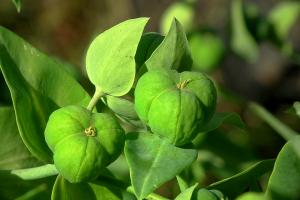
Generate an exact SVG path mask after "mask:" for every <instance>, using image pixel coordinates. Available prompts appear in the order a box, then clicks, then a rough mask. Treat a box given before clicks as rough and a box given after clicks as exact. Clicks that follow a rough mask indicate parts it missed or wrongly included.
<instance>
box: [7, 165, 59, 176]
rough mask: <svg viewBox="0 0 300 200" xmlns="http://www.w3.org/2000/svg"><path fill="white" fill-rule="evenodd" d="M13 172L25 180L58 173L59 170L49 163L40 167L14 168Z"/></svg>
mask: <svg viewBox="0 0 300 200" xmlns="http://www.w3.org/2000/svg"><path fill="white" fill-rule="evenodd" d="M11 174H14V175H16V176H18V177H20V178H21V179H24V180H34V179H40V178H45V177H48V176H54V175H57V174H58V171H57V169H56V167H55V165H52V164H47V165H42V166H39V167H33V168H27V169H16V170H12V171H11Z"/></svg>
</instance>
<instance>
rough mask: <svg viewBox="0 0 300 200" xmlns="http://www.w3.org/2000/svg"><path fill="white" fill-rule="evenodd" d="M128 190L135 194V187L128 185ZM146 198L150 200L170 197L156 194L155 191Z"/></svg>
mask: <svg viewBox="0 0 300 200" xmlns="http://www.w3.org/2000/svg"><path fill="white" fill-rule="evenodd" d="M126 190H127V192H130V193H132V194H135V192H134V189H133V187H132V186H129V187H127V189H126ZM146 199H148V200H169V199H167V198H165V197H163V196H160V195H159V194H155V193H151V194H149V195H148V196H147V197H146Z"/></svg>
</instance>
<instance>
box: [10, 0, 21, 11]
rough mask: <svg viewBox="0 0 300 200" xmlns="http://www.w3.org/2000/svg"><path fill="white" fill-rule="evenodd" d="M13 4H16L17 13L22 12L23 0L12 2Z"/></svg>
mask: <svg viewBox="0 0 300 200" xmlns="http://www.w3.org/2000/svg"><path fill="white" fill-rule="evenodd" d="M12 2H13V3H14V4H15V6H16V9H17V11H18V12H20V11H21V5H22V1H21V0H12Z"/></svg>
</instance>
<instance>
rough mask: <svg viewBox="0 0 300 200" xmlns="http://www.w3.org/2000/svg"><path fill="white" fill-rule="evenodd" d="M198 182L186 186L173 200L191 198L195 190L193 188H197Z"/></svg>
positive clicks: (189, 199) (188, 199) (187, 199)
mask: <svg viewBox="0 0 300 200" xmlns="http://www.w3.org/2000/svg"><path fill="white" fill-rule="evenodd" d="M197 186H198V183H196V184H195V185H193V186H191V187H189V188H187V189H186V190H184V191H182V192H181V193H180V194H179V195H178V196H177V197H176V198H175V200H191V199H192V196H193V193H194V191H195V189H196V188H197Z"/></svg>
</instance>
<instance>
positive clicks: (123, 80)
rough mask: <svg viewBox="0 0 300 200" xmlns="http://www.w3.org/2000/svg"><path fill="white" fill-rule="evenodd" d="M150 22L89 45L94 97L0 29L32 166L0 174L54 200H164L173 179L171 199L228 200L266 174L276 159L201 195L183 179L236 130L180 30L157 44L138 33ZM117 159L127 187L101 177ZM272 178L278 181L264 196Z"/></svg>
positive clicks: (3, 60) (1, 53)
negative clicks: (45, 190) (221, 129)
mask: <svg viewBox="0 0 300 200" xmlns="http://www.w3.org/2000/svg"><path fill="white" fill-rule="evenodd" d="M147 21H148V18H137V19H130V20H127V21H125V22H122V23H120V24H118V25H116V26H114V27H112V28H111V29H109V30H107V31H104V32H103V33H101V34H100V35H99V36H97V37H96V38H95V39H94V41H93V42H92V44H91V45H90V47H89V48H88V52H87V56H86V70H87V75H88V78H89V80H90V81H91V82H92V83H93V85H94V86H95V93H94V95H93V97H92V98H90V96H89V95H88V94H87V92H86V91H85V90H84V89H83V88H82V87H81V86H80V85H79V84H78V83H77V82H76V80H75V79H74V78H73V77H72V76H71V75H70V74H68V73H67V72H66V70H64V69H63V67H64V65H63V64H62V63H60V62H59V61H54V60H52V59H51V58H49V57H47V56H45V55H44V54H42V53H40V52H38V51H37V50H35V49H34V48H33V47H32V46H30V45H29V44H27V43H26V42H25V41H23V40H22V39H20V38H19V37H17V36H16V35H14V34H13V33H11V32H10V31H8V30H6V29H5V28H0V66H1V71H2V73H3V75H4V78H5V81H6V83H7V85H8V87H9V90H10V93H11V96H12V101H13V109H14V111H15V117H16V122H17V125H18V131H17V130H15V131H16V132H17V134H15V135H17V136H19V135H20V136H21V139H22V142H23V143H24V144H25V145H26V147H25V146H24V145H23V143H22V144H21V145H20V146H18V148H20V149H21V150H22V152H25V153H26V154H24V155H26V156H25V158H26V159H29V155H31V154H32V155H34V158H32V157H31V159H32V161H31V162H30V163H26V164H23V165H20V166H18V167H13V166H10V165H8V166H6V168H3V169H4V170H6V171H4V172H3V174H6V173H7V172H9V174H8V175H7V176H8V177H11V176H12V175H11V174H14V175H16V176H17V177H19V178H21V179H25V180H39V179H41V180H42V181H44V182H45V184H46V185H47V187H48V186H49V185H50V187H53V189H52V194H51V198H52V199H55V200H56V199H83V198H86V199H158V200H159V199H160V200H162V199H166V198H164V197H162V196H160V195H158V194H156V193H155V190H156V189H158V188H159V187H160V186H161V185H163V184H164V183H166V182H168V181H170V180H174V178H175V177H176V179H177V181H178V184H179V187H180V194H176V195H178V196H177V197H174V198H176V199H177V200H188V199H193V200H194V199H226V198H227V196H228V197H229V198H235V197H237V196H238V195H240V194H241V193H243V192H244V191H245V190H244V189H245V187H248V186H249V185H250V183H249V182H248V180H252V179H253V178H258V177H259V176H261V175H262V174H264V173H265V172H267V171H270V170H271V169H272V167H273V163H274V161H273V160H267V161H262V162H259V163H257V164H255V165H254V166H252V167H250V168H249V169H248V170H246V171H245V172H243V173H241V174H237V175H236V176H234V177H231V178H229V179H227V180H224V181H221V182H217V183H214V184H211V185H209V186H207V187H206V188H201V187H200V185H198V184H197V183H196V184H195V183H194V184H192V183H190V182H188V181H186V180H184V179H183V178H182V177H181V176H180V175H181V174H180V173H181V172H182V171H183V170H184V169H186V168H188V167H190V166H191V164H192V163H193V162H195V161H196V159H197V155H198V151H197V141H199V140H201V135H204V134H205V133H208V132H210V131H212V130H214V129H216V128H217V127H218V126H219V125H220V124H222V122H223V121H224V122H225V121H226V120H227V122H229V123H231V124H235V125H237V126H240V127H243V123H242V122H241V121H240V118H239V117H238V116H237V115H235V114H232V113H216V112H215V108H216V103H217V91H216V88H215V85H214V83H213V81H212V80H211V79H210V78H209V77H208V76H206V75H205V74H203V73H200V72H191V71H190V69H191V66H192V59H191V55H190V51H189V47H188V42H187V39H186V36H185V33H184V31H183V29H182V27H181V25H180V23H179V22H178V21H177V20H176V19H175V20H173V23H172V26H171V27H170V30H169V32H168V34H167V35H166V36H162V35H160V34H158V33H145V34H143V30H144V27H145V25H146V23H147ZM15 51H18V53H16V52H15ZM32 72H34V73H32ZM101 101H102V102H103V103H104V104H101V103H100V102H101ZM104 105H105V106H106V107H107V108H109V110H108V111H107V110H106V111H105V112H104V111H103V110H104V109H103V107H104ZM11 110H12V108H10V109H4V110H3V112H5V113H8V112H10V111H11ZM0 111H1V110H0ZM1 112H2V111H1ZM1 112H0V114H1ZM3 124H4V125H3V126H4V127H5V126H6V124H5V123H3ZM129 125H130V126H131V127H132V126H133V127H134V128H131V129H128V126H129ZM129 130H130V131H129ZM125 132H126V135H125V134H124V133H125ZM18 133H20V134H18ZM15 135H14V136H15ZM199 138H200V139H199ZM21 139H20V138H19V140H20V141H21ZM296 143H297V142H290V143H289V144H288V147H289V148H292V147H293V146H294V145H295V144H296ZM288 147H287V148H286V149H285V150H284V151H283V153H282V154H284V153H285V152H286V151H289V150H290V149H289V148H288ZM28 150H29V151H28ZM123 152H124V156H125V158H126V161H127V164H128V169H129V172H130V183H126V182H122V181H123V180H119V179H118V178H117V175H116V174H115V173H114V172H115V171H114V170H112V169H110V168H108V167H109V165H110V164H111V163H112V162H114V161H115V160H116V159H118V158H119V156H120V155H121V154H122V153H123ZM280 158H281V159H285V155H281V156H280ZM278 162H280V161H278ZM19 168H24V169H19ZM278 168H280V165H278V166H277V168H276V169H277V170H280V169H278ZM7 170H10V171H7ZM55 175H57V177H56V180H55V182H54V183H53V180H52V179H51V177H52V176H55ZM13 177H14V178H16V177H15V176H13ZM47 177H50V178H47ZM19 178H17V179H18V181H19ZM277 178H278V177H276V173H275V175H273V176H272V179H271V180H273V182H272V183H271V184H270V189H269V191H268V194H270V193H272V189H273V188H272V185H275V186H277V185H276V180H277ZM237 180H238V181H237ZM245 180H246V181H245ZM274 180H275V181H274ZM22 183H24V182H22ZM37 183H39V182H38V181H37ZM237 183H238V184H240V185H241V187H240V188H238V187H236V185H237ZM32 184H33V183H32ZM24 185H25V184H24ZM33 185H34V184H33ZM228 185H231V186H232V189H228V188H226V187H227V186H228ZM21 186H23V185H22V184H21ZM34 186H36V185H34ZM24 187H25V186H24ZM34 189H35V188H34ZM178 193H179V192H178ZM48 195H49V194H48ZM248 195H253V196H262V194H248ZM271 195H272V194H271ZM44 198H49V197H44Z"/></svg>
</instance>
